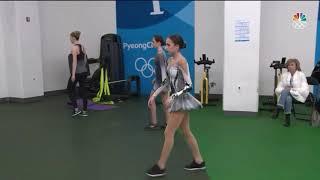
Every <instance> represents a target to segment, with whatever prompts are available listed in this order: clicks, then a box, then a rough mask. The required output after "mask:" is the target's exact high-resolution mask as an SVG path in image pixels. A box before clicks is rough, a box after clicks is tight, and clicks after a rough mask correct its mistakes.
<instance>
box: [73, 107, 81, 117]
mask: <svg viewBox="0 0 320 180" xmlns="http://www.w3.org/2000/svg"><path fill="white" fill-rule="evenodd" d="M80 113H81V111H80V110H78V109H75V110H74V111H73V114H72V117H74V116H77V115H79V114H80Z"/></svg>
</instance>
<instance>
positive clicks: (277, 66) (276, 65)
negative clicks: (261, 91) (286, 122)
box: [260, 57, 286, 111]
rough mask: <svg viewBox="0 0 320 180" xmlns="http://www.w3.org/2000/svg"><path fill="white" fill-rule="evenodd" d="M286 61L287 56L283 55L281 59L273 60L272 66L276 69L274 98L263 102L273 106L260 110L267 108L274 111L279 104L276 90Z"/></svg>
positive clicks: (266, 109)
mask: <svg viewBox="0 0 320 180" xmlns="http://www.w3.org/2000/svg"><path fill="white" fill-rule="evenodd" d="M285 62H286V57H283V58H282V59H281V62H280V61H272V63H271V65H270V68H273V69H274V88H273V98H272V100H271V101H270V100H269V101H268V102H264V103H262V104H263V105H271V106H272V107H273V108H260V110H265V111H273V110H274V107H276V106H277V102H278V98H277V95H276V93H275V90H276V88H277V85H278V82H279V79H280V77H281V74H282V69H283V68H285ZM278 70H279V71H280V73H279V74H278Z"/></svg>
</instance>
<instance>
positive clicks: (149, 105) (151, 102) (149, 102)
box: [148, 96, 155, 108]
mask: <svg viewBox="0 0 320 180" xmlns="http://www.w3.org/2000/svg"><path fill="white" fill-rule="evenodd" d="M154 99H155V97H154V96H150V98H149V100H148V107H149V108H151V105H152V104H153V103H154Z"/></svg>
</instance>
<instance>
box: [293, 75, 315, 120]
mask: <svg viewBox="0 0 320 180" xmlns="http://www.w3.org/2000/svg"><path fill="white" fill-rule="evenodd" d="M307 82H308V84H309V85H312V86H318V87H319V81H318V80H317V79H316V78H314V77H312V76H310V77H307ZM318 89H319V88H318ZM315 94H318V93H315ZM315 103H316V99H315V96H314V94H313V93H311V92H310V93H309V95H308V97H307V99H306V101H305V102H304V103H301V102H299V101H297V100H295V99H294V98H293V101H292V114H293V116H294V118H295V119H297V120H303V121H309V122H310V123H311V116H312V112H313V110H314V107H315ZM296 104H304V105H306V106H308V107H310V114H305V113H297V112H296V107H295V105H296ZM297 114H299V115H304V116H309V118H308V119H306V118H301V117H297Z"/></svg>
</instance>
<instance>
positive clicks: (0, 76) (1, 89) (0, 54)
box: [0, 1, 8, 98]
mask: <svg viewBox="0 0 320 180" xmlns="http://www.w3.org/2000/svg"><path fill="white" fill-rule="evenodd" d="M5 8H6V2H5V1H1V2H0V39H4V38H5V34H4V29H3V27H4V17H5V16H4V12H5V11H4V9H5ZM5 53H6V51H5V43H4V41H0V98H4V97H8V86H7V74H6V67H7V63H6V54H5Z"/></svg>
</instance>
